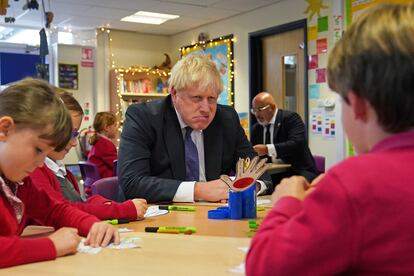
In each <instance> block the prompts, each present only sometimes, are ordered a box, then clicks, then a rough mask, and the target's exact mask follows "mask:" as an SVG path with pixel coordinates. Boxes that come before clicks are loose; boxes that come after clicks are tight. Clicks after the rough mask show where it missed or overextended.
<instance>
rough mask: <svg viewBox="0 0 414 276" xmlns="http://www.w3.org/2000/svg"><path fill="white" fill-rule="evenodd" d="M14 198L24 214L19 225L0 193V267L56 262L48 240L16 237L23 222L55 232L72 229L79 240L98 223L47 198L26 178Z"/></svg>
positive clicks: (73, 209) (43, 192)
mask: <svg viewBox="0 0 414 276" xmlns="http://www.w3.org/2000/svg"><path fill="white" fill-rule="evenodd" d="M17 197H18V198H20V199H21V200H22V201H23V203H24V214H23V218H22V221H21V223H20V224H18V223H17V219H16V216H15V214H14V211H13V208H12V206H11V205H10V204H9V202H8V200H7V198H6V197H5V195H4V193H3V191H1V190H0V217H1V220H0V267H7V266H14V265H19V264H24V263H30V262H37V261H44V260H52V259H55V258H56V249H55V246H54V245H53V242H52V241H51V240H50V239H49V238H47V237H44V238H20V237H19V235H20V234H21V233H22V231H23V229H24V227H25V226H26V221H27V219H33V220H36V221H38V222H41V223H42V225H46V226H53V227H55V228H56V229H58V228H61V227H63V226H67V227H74V228H77V229H78V230H79V234H80V235H82V236H86V235H87V234H88V232H89V229H90V228H91V226H92V224H93V223H95V222H98V221H99V220H98V219H97V218H96V217H94V216H91V215H89V214H87V213H84V212H82V211H80V210H79V209H77V208H74V207H72V206H71V205H70V204H69V203H67V202H63V201H58V200H56V199H54V198H51V197H49V195H48V194H47V192H46V191H45V190H42V189H39V188H38V187H35V186H34V185H33V183H32V181H31V180H30V178H26V179H25V180H24V185H22V186H19V188H18V191H17Z"/></svg>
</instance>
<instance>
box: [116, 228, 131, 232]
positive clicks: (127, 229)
mask: <svg viewBox="0 0 414 276" xmlns="http://www.w3.org/2000/svg"><path fill="white" fill-rule="evenodd" d="M118 232H119V233H128V232H134V230H132V229H129V228H127V227H122V228H118Z"/></svg>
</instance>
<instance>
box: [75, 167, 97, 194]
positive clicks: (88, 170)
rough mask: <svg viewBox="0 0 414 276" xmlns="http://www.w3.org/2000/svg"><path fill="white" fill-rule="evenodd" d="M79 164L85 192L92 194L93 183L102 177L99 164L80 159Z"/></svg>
mask: <svg viewBox="0 0 414 276" xmlns="http://www.w3.org/2000/svg"><path fill="white" fill-rule="evenodd" d="M78 164H79V168H80V171H81V174H82V178H83V181H84V183H83V185H84V189H85V193H86V194H87V195H91V186H92V184H93V183H94V182H95V181H97V180H98V179H101V175H100V174H99V170H98V166H96V165H95V164H93V163H91V162H88V161H79V163H78Z"/></svg>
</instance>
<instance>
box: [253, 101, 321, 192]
mask: <svg viewBox="0 0 414 276" xmlns="http://www.w3.org/2000/svg"><path fill="white" fill-rule="evenodd" d="M251 134H252V135H251V139H250V140H251V142H252V144H253V145H257V144H263V127H262V126H261V125H260V124H257V123H256V124H255V125H253V127H252V133H251ZM273 144H274V145H275V148H276V152H277V158H279V159H282V160H283V161H284V162H285V163H288V164H291V165H292V167H291V169H290V172H289V173H288V174H285V175H284V176H289V175H302V176H304V177H306V178H307V179H308V181H311V180H313V179H314V178H315V177H316V176H317V175H318V171H317V170H316V165H315V161H314V160H313V157H312V154H311V151H310V149H309V147H308V143H307V140H306V129H305V124H304V123H303V121H302V119H301V118H300V116H299V115H298V114H297V113H295V112H292V111H288V110H282V109H279V110H278V112H277V114H276V120H275V126H274V129H273ZM275 184H277V183H275Z"/></svg>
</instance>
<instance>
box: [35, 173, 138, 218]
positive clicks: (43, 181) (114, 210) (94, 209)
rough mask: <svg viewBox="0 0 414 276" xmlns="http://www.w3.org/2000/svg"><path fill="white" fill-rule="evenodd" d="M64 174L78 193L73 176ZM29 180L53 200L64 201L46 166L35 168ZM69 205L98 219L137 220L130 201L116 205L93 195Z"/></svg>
mask: <svg viewBox="0 0 414 276" xmlns="http://www.w3.org/2000/svg"><path fill="white" fill-rule="evenodd" d="M66 173H67V176H66V179H68V180H69V181H70V182H71V183H72V184H73V186H74V188H75V189H76V191H78V192H79V186H78V182H77V181H76V178H75V176H74V175H73V174H72V173H71V172H70V171H68V170H67V171H66ZM30 178H31V179H32V181H33V182H35V183H36V185H37V186H38V187H42V188H43V189H44V190H46V191H47V193H48V194H49V195H50V196H51V197H53V198H54V199H56V200H65V198H64V197H63V195H62V190H61V188H60V185H59V181H58V180H57V176H56V175H55V174H54V173H53V171H52V170H50V169H49V168H48V167H47V166H43V167H41V168H37V169H36V170H35V171H34V172H33V173H31V174H30ZM65 201H66V200H65ZM68 202H69V201H68ZM69 203H70V204H72V206H74V207H76V208H79V209H80V210H82V211H84V212H86V213H89V214H92V215H94V216H96V217H98V218H99V219H116V218H118V219H119V218H127V219H130V220H136V219H137V210H136V208H135V205H134V203H132V201H131V200H128V201H125V202H122V203H118V202H114V201H111V200H109V199H106V198H104V197H102V196H99V195H94V196H91V197H89V198H88V199H87V200H86V201H85V202H74V203H73V202H69Z"/></svg>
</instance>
